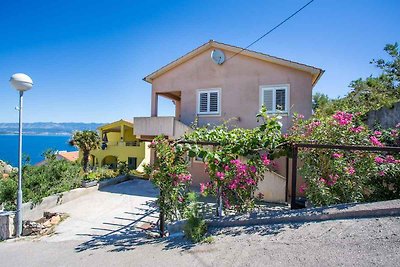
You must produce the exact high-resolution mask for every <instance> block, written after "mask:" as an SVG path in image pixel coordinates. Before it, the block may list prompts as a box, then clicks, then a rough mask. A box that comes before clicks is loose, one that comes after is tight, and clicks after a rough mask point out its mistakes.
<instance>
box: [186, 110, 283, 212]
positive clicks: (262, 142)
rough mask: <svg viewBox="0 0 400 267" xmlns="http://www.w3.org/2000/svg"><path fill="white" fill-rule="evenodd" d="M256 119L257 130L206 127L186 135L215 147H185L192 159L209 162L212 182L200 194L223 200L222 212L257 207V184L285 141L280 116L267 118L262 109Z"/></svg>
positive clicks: (207, 169)
mask: <svg viewBox="0 0 400 267" xmlns="http://www.w3.org/2000/svg"><path fill="white" fill-rule="evenodd" d="M257 118H258V120H259V121H260V122H261V123H260V125H259V126H258V127H256V128H254V129H242V128H234V129H230V128H229V127H228V126H227V125H226V124H223V125H219V126H214V127H210V126H209V125H207V126H204V127H200V128H195V129H194V131H193V132H191V133H189V134H187V135H185V136H184V140H186V141H191V142H194V143H196V142H214V143H215V144H216V145H214V146H212V147H210V146H201V145H196V144H194V145H193V144H191V145H186V146H187V148H188V151H189V156H190V157H201V158H202V159H203V161H204V162H205V163H206V171H207V172H208V175H209V178H210V180H209V182H208V183H204V184H201V185H200V187H201V188H200V190H201V193H202V194H204V195H214V196H217V197H218V199H220V198H221V199H222V206H223V209H234V210H236V211H239V212H243V211H247V210H250V209H251V208H252V207H253V206H254V199H255V198H256V197H257V196H255V195H254V192H255V191H256V189H257V185H258V183H259V182H260V181H261V180H262V179H263V178H264V173H265V172H266V171H267V169H268V167H269V165H270V164H271V158H273V157H274V156H275V155H274V153H275V152H276V151H278V150H279V149H278V148H279V146H280V144H282V142H283V141H284V138H283V137H282V134H281V126H282V125H281V123H280V122H279V119H280V118H279V117H274V116H268V115H267V114H266V110H265V108H263V109H262V110H261V112H260V114H258V115H257Z"/></svg>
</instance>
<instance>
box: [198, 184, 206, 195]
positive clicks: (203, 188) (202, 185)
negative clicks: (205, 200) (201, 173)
mask: <svg viewBox="0 0 400 267" xmlns="http://www.w3.org/2000/svg"><path fill="white" fill-rule="evenodd" d="M206 189H207V186H206V185H205V184H204V183H200V193H201V194H203V193H204V191H205V190H206Z"/></svg>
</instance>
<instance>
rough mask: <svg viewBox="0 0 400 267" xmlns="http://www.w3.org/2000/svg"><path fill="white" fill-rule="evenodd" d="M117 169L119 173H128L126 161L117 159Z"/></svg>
mask: <svg viewBox="0 0 400 267" xmlns="http://www.w3.org/2000/svg"><path fill="white" fill-rule="evenodd" d="M117 169H118V174H119V175H124V174H129V167H128V164H126V161H118V163H117Z"/></svg>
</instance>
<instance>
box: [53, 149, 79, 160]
mask: <svg viewBox="0 0 400 267" xmlns="http://www.w3.org/2000/svg"><path fill="white" fill-rule="evenodd" d="M57 155H58V156H61V157H63V158H64V159H66V160H69V161H76V160H77V159H78V158H79V151H71V152H59V153H57Z"/></svg>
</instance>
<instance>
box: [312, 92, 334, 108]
mask: <svg viewBox="0 0 400 267" xmlns="http://www.w3.org/2000/svg"><path fill="white" fill-rule="evenodd" d="M330 101H331V100H330V99H329V97H328V96H327V95H326V94H323V93H315V94H313V97H312V109H313V110H314V112H315V111H316V110H317V109H319V108H324V107H325V106H326V105H328V103H329V102H330Z"/></svg>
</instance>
